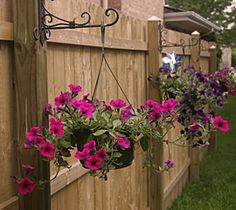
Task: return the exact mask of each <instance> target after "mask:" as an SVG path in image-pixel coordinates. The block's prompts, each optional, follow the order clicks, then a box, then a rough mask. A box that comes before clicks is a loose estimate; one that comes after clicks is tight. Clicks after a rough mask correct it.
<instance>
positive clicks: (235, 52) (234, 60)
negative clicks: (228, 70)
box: [232, 48, 236, 66]
mask: <svg viewBox="0 0 236 210" xmlns="http://www.w3.org/2000/svg"><path fill="white" fill-rule="evenodd" d="M232 66H236V48H233V49H232Z"/></svg>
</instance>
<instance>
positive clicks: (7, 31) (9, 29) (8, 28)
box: [0, 21, 13, 41]
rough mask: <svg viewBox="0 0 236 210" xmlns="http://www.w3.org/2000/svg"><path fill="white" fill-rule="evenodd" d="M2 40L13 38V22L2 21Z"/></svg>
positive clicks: (0, 27)
mask: <svg viewBox="0 0 236 210" xmlns="http://www.w3.org/2000/svg"><path fill="white" fill-rule="evenodd" d="M0 40H6V41H12V40H13V24H12V22H7V21H0Z"/></svg>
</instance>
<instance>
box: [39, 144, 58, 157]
mask: <svg viewBox="0 0 236 210" xmlns="http://www.w3.org/2000/svg"><path fill="white" fill-rule="evenodd" d="M39 152H40V154H41V155H42V156H44V157H47V158H52V157H53V156H54V154H55V146H54V145H53V144H52V143H50V142H45V143H44V144H42V145H41V148H40V150H39Z"/></svg>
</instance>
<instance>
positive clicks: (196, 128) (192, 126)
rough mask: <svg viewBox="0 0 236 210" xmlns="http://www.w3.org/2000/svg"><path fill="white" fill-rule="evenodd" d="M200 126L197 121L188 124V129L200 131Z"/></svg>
mask: <svg viewBox="0 0 236 210" xmlns="http://www.w3.org/2000/svg"><path fill="white" fill-rule="evenodd" d="M199 128H200V126H199V125H198V124H197V123H193V124H191V125H189V126H188V129H189V130H191V131H193V132H196V131H198V130H199Z"/></svg>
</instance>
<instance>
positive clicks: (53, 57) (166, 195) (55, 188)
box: [0, 0, 215, 210]
mask: <svg viewBox="0 0 236 210" xmlns="http://www.w3.org/2000/svg"><path fill="white" fill-rule="evenodd" d="M18 6H19V5H17V3H16V0H15V1H14V0H11V1H10V0H8V1H6V0H4V1H2V3H1V5H0V11H1V13H0V103H1V107H0V110H1V118H0V143H1V146H0V164H1V169H2V170H1V174H0V189H1V191H0V210H13V209H14V210H17V209H19V208H20V207H21V208H20V209H24V210H30V209H31V208H29V207H27V208H23V207H22V205H23V204H22V203H23V202H19V199H18V197H17V196H16V187H15V184H14V182H13V180H11V179H10V176H11V175H14V174H16V170H15V169H16V168H17V166H18V164H17V160H16V158H17V155H16V154H17V153H16V144H17V143H16V138H17V137H18V136H19V135H17V133H19V132H20V130H21V132H23V133H24V132H25V131H26V130H27V129H29V125H28V123H27V122H28V121H22V124H23V125H21V122H20V119H19V116H21V115H20V114H19V113H18V112H19V110H20V109H21V108H22V107H23V108H24V109H25V110H27V107H26V104H24V103H25V102H24V101H23V102H21V100H19V93H21V91H24V89H23V90H19V88H21V87H20V84H22V83H19V81H21V80H20V79H19V75H18V76H15V75H17V71H18V68H19V66H20V65H21V66H23V65H22V64H21V62H22V63H24V59H25V60H27V59H30V58H28V57H25V58H24V57H22V55H19V57H18V58H17V56H18V54H17V52H18V51H19V50H20V51H21V50H22V49H23V50H25V51H26V52H28V53H30V52H31V50H32V49H33V48H35V47H38V45H35V44H34V43H31V48H30V47H26V48H25V49H24V48H22V47H21V48H20V49H19V46H18V45H17V44H16V43H18V41H19V40H16V39H19V37H20V35H19V36H18V35H17V34H16V29H17V27H18V25H17V26H16V23H15V22H14V26H13V16H14V15H13V12H12V11H13V9H12V8H14V12H15V11H17V8H18ZM47 7H48V8H49V10H51V11H53V12H54V13H55V14H58V16H62V17H64V18H66V19H73V18H74V17H76V16H78V14H80V12H82V11H88V12H89V13H90V14H91V16H92V17H93V18H94V19H93V21H94V22H100V21H101V17H102V15H103V13H104V11H103V9H102V8H99V7H97V6H95V5H91V4H89V3H86V1H79V0H69V1H62V3H57V2H48V4H47ZM23 12H26V11H23ZM15 16H16V15H15ZM26 16H27V15H26ZM14 20H15V21H18V20H16V19H14ZM19 22H20V21H19ZM159 25H160V22H159V21H157V20H156V19H151V20H149V21H141V20H137V19H135V18H132V17H128V16H123V15H121V17H120V20H119V22H118V23H117V24H116V25H115V26H113V27H111V28H108V29H106V41H105V48H106V50H105V52H106V57H107V60H108V62H109V64H110V65H111V68H112V69H113V70H114V72H115V75H116V76H117V78H118V80H119V82H120V83H121V86H122V87H123V89H124V90H125V92H126V94H127V96H128V98H129V99H130V101H131V103H132V104H133V105H134V106H139V105H140V104H142V103H144V102H145V100H146V99H147V98H149V97H152V96H153V97H155V96H157V97H160V96H158V94H157V93H154V91H155V90H153V89H152V87H151V86H150V84H148V81H147V78H148V76H150V74H158V67H159V66H160V65H161V57H162V53H165V52H172V51H174V52H176V53H177V54H179V55H182V56H183V58H184V62H185V64H186V65H188V64H194V65H196V66H197V67H200V68H201V69H203V70H205V71H208V70H209V68H210V66H209V63H210V62H211V63H214V59H215V53H214V52H213V53H212V52H211V53H210V52H209V50H208V49H209V43H207V42H202V44H201V45H202V47H200V45H197V46H193V47H191V48H189V47H186V49H185V52H184V54H183V50H182V48H174V49H173V48H164V49H163V52H162V53H160V52H159V47H160V46H158V44H159V39H160V34H159V30H160V29H159ZM13 27H14V29H15V32H14V35H13ZM19 27H23V26H22V25H19ZM23 28H24V27H23ZM17 30H21V29H19V28H18V29H17ZM23 32H24V33H31V31H23ZM193 36H195V35H193ZM155 37H156V38H155ZM192 38H193V37H191V36H189V35H186V34H182V33H178V32H175V31H170V30H168V33H167V40H169V41H171V42H174V43H178V42H179V40H180V39H184V40H185V43H191V40H192ZM197 38H198V39H199V36H198V37H197ZM21 41H22V40H21ZM14 42H15V45H14ZM21 44H22V46H24V44H25V43H24V42H22V43H21ZM211 44H212V43H211ZM25 46H27V45H25ZM32 46H33V48H32ZM203 48H204V51H202V52H201V50H202V49H203ZM33 50H34V49H33ZM43 50H45V48H43ZM46 50H47V51H46V52H47V55H46V56H45V58H46V62H44V61H43V63H47V64H46V70H47V71H46V74H47V75H46V77H45V78H47V80H46V81H39V80H37V79H36V81H37V82H38V83H39V84H40V85H42V86H43V84H45V86H48V90H47V95H48V101H49V102H53V99H54V97H55V96H56V95H58V94H59V93H60V91H61V90H66V89H67V85H68V84H70V83H76V84H80V85H81V86H82V87H83V93H88V92H91V90H92V89H93V87H94V81H95V80H96V77H97V73H98V66H99V64H100V60H101V41H100V30H99V29H82V30H63V31H55V32H53V33H52V36H51V38H50V40H49V41H48V44H47V49H46ZM14 53H15V57H14ZM210 54H211V57H210ZM25 55H26V56H27V55H29V54H27V53H26V54H25ZM36 56H37V55H36ZM19 58H21V59H23V60H22V61H21V60H19ZM42 58H43V57H41V59H42ZM14 60H15V62H14ZM36 60H37V59H36ZM30 61H31V62H35V60H34V59H32V60H28V61H27V62H30ZM193 61H194V62H195V63H193ZM41 62H42V61H41ZM39 63H40V62H39ZM31 64H32V63H31ZM18 74H19V72H18ZM23 76H24V75H23ZM41 76H42V75H41ZM15 78H16V79H15ZM22 78H23V77H22ZM28 78H29V77H28ZM41 78H42V77H41ZM29 79H30V78H29ZM27 82H29V81H25V83H27ZM38 83H37V85H38ZM37 87H38V86H37ZM37 93H38V94H36V96H33V97H36V98H38V97H41V96H42V95H43V94H41V93H40V90H39V92H37ZM43 97H44V96H43ZM97 97H98V98H99V99H103V100H106V101H109V100H110V99H112V98H124V96H123V95H122V93H121V91H120V90H119V88H118V86H117V85H116V83H115V81H114V80H113V78H112V76H111V75H110V73H109V71H108V69H107V68H106V67H104V68H103V71H102V76H101V81H100V84H99V88H98V92H97ZM37 100H38V101H39V103H38V104H40V103H41V102H40V99H37ZM41 100H42V98H41ZM45 102H46V101H45ZM20 105H21V106H20ZM18 106H20V108H19V107H18ZM17 107H18V108H17ZM28 109H29V107H28ZM21 114H22V113H21ZM33 122H34V121H33ZM29 124H30V123H29ZM20 125H21V126H20ZM22 129H23V131H22ZM178 133H179V128H178V127H177V128H176V129H173V130H172V131H171V132H170V133H169V135H168V138H172V137H174V136H176V135H178ZM23 140H24V139H21V141H23ZM203 151H204V150H203V149H197V151H194V152H192V151H191V149H189V148H180V147H176V146H174V145H165V146H164V145H160V148H158V154H163V155H159V156H158V157H157V162H161V161H163V160H165V159H172V160H174V161H175V163H176V167H175V168H174V169H173V170H171V171H170V172H167V173H164V174H159V175H157V174H154V173H153V172H151V171H149V170H147V169H146V168H143V163H144V161H145V154H144V153H143V152H142V151H141V149H140V148H139V146H137V149H136V152H135V161H134V163H133V164H132V166H130V167H128V168H125V169H119V170H115V171H112V172H111V173H110V174H109V177H108V181H106V182H104V181H101V180H98V179H94V178H92V177H90V175H89V174H87V171H86V170H85V169H83V168H82V167H81V166H80V165H79V164H78V162H76V161H75V160H74V159H73V158H71V160H70V162H71V165H72V168H71V169H70V170H67V169H63V170H61V171H60V173H59V175H58V177H57V178H56V179H55V180H54V181H53V182H52V183H51V209H53V210H65V209H69V210H95V209H96V210H120V209H122V210H139V209H140V210H149V209H150V210H162V209H167V208H168V207H169V206H170V205H171V203H172V201H173V200H174V199H175V198H176V197H177V196H178V195H180V194H181V191H182V188H183V187H184V185H185V183H186V182H187V181H188V180H189V178H191V177H197V174H198V169H199V167H198V166H199V161H200V158H201V156H202V155H201V154H203ZM50 168H51V169H50V171H51V176H53V175H54V174H55V168H54V167H53V165H51V167H50ZM25 199H26V200H27V199H28V201H27V202H28V203H30V202H31V204H30V206H32V207H33V209H34V210H37V209H39V208H38V207H37V205H36V204H35V203H34V201H35V200H34V199H35V198H34V196H28V197H26V198H25ZM31 210H32V209H31ZM40 210H42V209H40Z"/></svg>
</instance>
